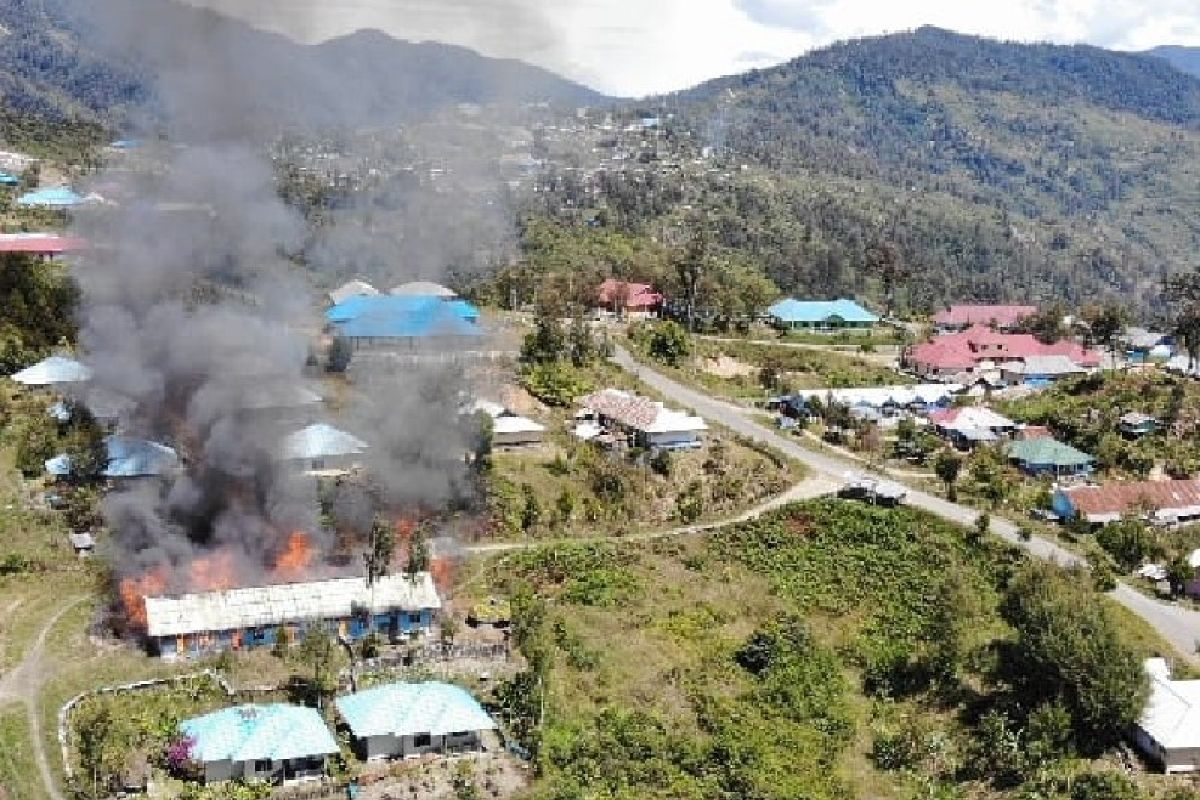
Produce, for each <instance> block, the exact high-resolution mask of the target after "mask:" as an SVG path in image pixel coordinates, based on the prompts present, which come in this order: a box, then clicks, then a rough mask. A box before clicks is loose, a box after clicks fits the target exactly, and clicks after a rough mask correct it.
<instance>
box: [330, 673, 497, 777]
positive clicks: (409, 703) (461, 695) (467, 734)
mask: <svg viewBox="0 0 1200 800" xmlns="http://www.w3.org/2000/svg"><path fill="white" fill-rule="evenodd" d="M334 703H335V705H336V706H337V709H338V712H339V713H340V714H341V715H342V718H343V719H345V720H346V724H347V725H349V726H350V732H351V733H352V734H353V735H354V739H355V745H356V747H357V748H358V750H359V755H361V756H362V757H363V758H366V759H378V758H391V757H396V756H410V755H420V754H423V753H430V752H459V751H463V750H474V749H478V748H479V746H480V744H481V734H482V732H483V731H490V730H494V729H495V728H496V723H495V722H493V721H492V718H491V717H490V716H488V714H487V712H486V711H484V710H483V707H482V706H480V705H479V702H478V701H477V700H476V699H475V698H474V697H472V696H471V695H470V693H468V692H467V691H466V690H465V689H462V688H460V687H458V686H453V685H451V684H448V683H437V682H428V683H393V684H389V685H387V686H380V687H377V688H375V689H367V690H365V691H362V692H357V693H356V694H351V695H346V696H344V697H339V698H337V700H335V701H334Z"/></svg>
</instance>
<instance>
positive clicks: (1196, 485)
mask: <svg viewBox="0 0 1200 800" xmlns="http://www.w3.org/2000/svg"><path fill="white" fill-rule="evenodd" d="M1053 506H1054V511H1055V513H1057V514H1058V515H1059V516H1060V517H1062V518H1063V519H1074V518H1076V517H1079V518H1081V519H1084V520H1087V521H1088V522H1090V523H1091V524H1093V525H1105V524H1108V523H1110V522H1116V521H1117V520H1119V519H1121V518H1122V517H1124V516H1127V515H1129V514H1131V513H1140V514H1146V515H1148V516H1149V518H1150V519H1151V520H1153V521H1156V522H1160V523H1165V524H1175V523H1180V522H1187V521H1189V520H1194V519H1196V518H1200V480H1179V481H1121V482H1115V483H1106V484H1104V485H1103V486H1080V487H1077V488H1073V489H1059V490H1058V491H1056V492H1055V493H1054V499H1053Z"/></svg>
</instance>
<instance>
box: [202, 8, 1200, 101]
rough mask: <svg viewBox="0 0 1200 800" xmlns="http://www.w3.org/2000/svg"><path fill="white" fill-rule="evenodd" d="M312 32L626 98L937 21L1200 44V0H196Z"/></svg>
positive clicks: (1120, 40) (1116, 43) (1068, 36)
mask: <svg viewBox="0 0 1200 800" xmlns="http://www.w3.org/2000/svg"><path fill="white" fill-rule="evenodd" d="M188 2H191V3H193V4H194V5H201V6H208V7H211V8H215V9H217V10H220V11H223V12H225V13H228V14H232V15H234V16H237V17H241V18H242V19H245V20H247V21H249V22H251V23H252V24H255V25H257V26H259V27H262V28H267V29H270V30H274V31H277V32H280V33H284V34H287V35H288V36H291V37H293V38H295V39H299V40H302V41H308V42H315V41H321V40H323V39H327V38H330V37H332V36H338V35H341V34H345V33H349V32H351V31H354V30H357V29H359V28H379V29H381V30H384V31H386V32H388V33H390V34H392V35H393V36H396V37H397V38H403V39H412V40H436V41H443V42H450V43H453V44H460V45H464V46H467V47H471V48H474V49H476V50H478V51H480V52H482V53H484V54H486V55H490V56H502V57H514V58H521V59H524V60H526V61H529V62H531V63H535V64H538V65H540V66H544V67H548V68H550V69H553V70H554V71H556V72H559V73H561V74H563V75H566V76H567V77H570V78H574V79H576V80H578V81H581V82H583V83H586V84H588V85H590V86H593V87H595V88H597V89H600V90H602V91H605V92H608V93H611V94H615V95H625V96H633V95H644V94H650V93H655V92H665V91H670V90H672V89H680V88H684V87H686V86H690V85H692V84H695V83H698V82H700V81H702V80H705V79H707V78H712V77H716V76H719V75H725V74H729V73H733V72H740V71H743V70H746V69H749V68H751V67H761V66H768V65H770V64H774V63H778V62H780V61H785V60H787V59H789V58H793V57H795V56H797V55H799V54H801V53H803V52H805V51H806V50H809V49H811V48H813V47H818V46H821V45H824V44H828V43H830V42H833V41H837V40H839V39H845V38H848V37H854V36H866V35H873V34H879V33H885V32H892V31H900V30H907V29H911V28H915V27H918V26H920V25H925V24H930V25H938V26H941V27H945V28H951V29H953V30H957V31H962V32H964V33H977V34H985V35H988V36H996V37H1001V38H1005V39H1017V40H1021V41H1054V42H1062V43H1076V42H1087V43H1091V44H1097V45H1101V46H1104V47H1110V48H1114V49H1120V50H1141V49H1146V48H1149V47H1153V46H1155V45H1159V44H1189V45H1200V2H1197V0H188Z"/></svg>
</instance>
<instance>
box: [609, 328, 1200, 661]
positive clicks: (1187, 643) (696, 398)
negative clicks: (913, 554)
mask: <svg viewBox="0 0 1200 800" xmlns="http://www.w3.org/2000/svg"><path fill="white" fill-rule="evenodd" d="M613 362H614V363H616V364H617V365H618V366H620V367H621V368H622V369H624V370H626V371H627V372H629V373H631V374H633V375H634V376H636V377H637V378H638V379H639V380H641V381H642V382H643V383H645V384H646V385H647V386H649V387H651V388H652V389H654V390H655V391H657V392H659V393H660V394H663V395H665V396H667V397H669V398H671V399H672V400H674V401H675V402H677V403H679V404H681V405H684V406H687V407H689V408H691V409H693V410H694V411H695V412H696V413H697V414H699V415H700V416H702V417H707V418H708V419H710V420H713V421H714V422H718V423H720V424H721V425H724V426H725V427H727V428H729V429H730V430H732V431H735V432H737V433H740V434H742V435H743V436H746V437H749V438H750V439H753V440H755V441H757V442H760V443H761V444H765V445H768V446H770V447H773V448H775V449H776V450H778V451H779V452H781V453H783V454H785V455H787V456H790V457H792V458H794V459H796V460H797V461H800V462H801V463H803V464H806V465H807V466H808V467H809V468H811V469H812V470H813V471H815V472H817V473H821V474H824V475H825V476H827V477H830V478H833V479H835V480H840V479H841V476H842V475H844V474H845V473H846V472H847V471H851V470H853V471H856V472H863V471H865V470H864V469H863V467H862V465H861V464H855V463H853V462H850V461H846V460H843V459H841V458H838V457H837V456H832V455H829V454H827V453H822V452H818V451H816V450H810V449H808V448H806V447H803V446H801V445H800V444H799V443H797V442H796V441H794V440H792V439H788V438H785V437H783V436H780V435H779V434H778V433H776V432H775V431H773V430H771V429H770V428H767V427H765V426H763V425H760V424H758V423H757V422H755V421H753V420H751V419H747V418H746V417H745V416H744V415H743V414H742V413H739V412H738V410H737V409H736V408H734V407H733V406H730V405H728V404H727V403H724V402H722V401H720V400H714V399H713V398H711V397H708V396H707V395H704V394H702V393H700V392H697V391H695V390H694V389H690V388H688V387H687V386H684V385H682V384H680V383H677V382H676V381H673V380H671V379H670V378H668V377H666V376H665V375H663V374H661V373H659V372H656V371H655V370H653V369H650V368H649V367H646V366H643V365H642V364H639V363H637V362H636V361H635V360H634V359H633V357H632V356H631V355H629V352H628V351H626V350H625V349H624V348H622V347H617V348H616V351H615V353H614V355H613ZM888 480H891V481H893V482H899V483H903V481H897V480H896V478H894V477H892V476H888ZM907 502H908V504H909V505H911V506H914V507H916V508H920V509H923V510H925V511H928V512H930V513H931V514H934V515H936V516H938V517H941V518H942V519H945V520H948V521H950V522H953V523H956V524H959V525H962V526H965V527H970V526H971V525H974V524H975V520H976V519H977V518H978V517H979V512H978V511H976V510H975V509H973V508H968V507H966V506H962V505H958V504H957V503H951V502H949V501H947V500H944V499H942V498H940V497H937V496H936V495H932V494H929V493H928V492H923V491H920V490H917V489H912V488H909V489H908V497H907ZM991 531H992V532H993V533H995V534H996V535H997V536H999V537H1000V538H1002V539H1004V540H1005V541H1008V542H1010V543H1012V544H1015V545H1017V546H1018V547H1021V548H1023V549H1025V550H1026V551H1027V552H1029V553H1030V554H1031V555H1034V556H1037V557H1038V558H1043V559H1046V560H1049V561H1054V562H1057V563H1059V564H1062V565H1064V566H1075V565H1086V562H1085V561H1084V560H1083V559H1082V558H1080V557H1079V556H1077V555H1075V554H1074V553H1072V552H1070V551H1069V550H1066V549H1065V548H1063V547H1060V546H1059V545H1057V544H1055V543H1054V542H1051V541H1049V540H1048V539H1043V538H1041V537H1038V536H1035V537H1033V538H1032V539H1030V540H1029V541H1022V539H1021V538H1020V536H1018V535H1017V526H1016V525H1014V524H1013V523H1011V522H1009V521H1008V520H1006V519H1002V518H998V517H994V516H993V517H991ZM1109 596H1110V597H1112V598H1113V599H1114V600H1116V601H1117V602H1118V603H1120V604H1121V605H1123V606H1125V608H1127V609H1129V610H1130V611H1132V612H1133V613H1134V614H1136V615H1138V616H1139V617H1141V618H1142V619H1143V620H1145V621H1146V623H1147V624H1148V625H1150V626H1151V627H1152V628H1154V630H1155V631H1157V632H1158V634H1159V635H1160V636H1161V637H1162V638H1163V639H1165V640H1166V641H1168V642H1170V643H1171V644H1172V645H1173V646H1174V647H1175V649H1176V650H1177V651H1179V654H1180V655H1181V656H1183V657H1184V658H1186V659H1187V660H1189V661H1191V662H1193V663H1196V662H1197V653H1196V650H1197V644H1198V643H1200V612H1197V611H1192V610H1191V609H1187V608H1182V607H1180V606H1177V605H1172V604H1169V603H1162V602H1159V601H1158V600H1154V599H1151V598H1149V597H1146V596H1145V595H1143V594H1141V593H1139V592H1137V591H1135V590H1134V589H1131V588H1130V587H1128V586H1126V585H1124V584H1121V585H1119V586H1118V587H1117V588H1116V589H1115V590H1114V591H1113V592H1111V593H1110V595H1109Z"/></svg>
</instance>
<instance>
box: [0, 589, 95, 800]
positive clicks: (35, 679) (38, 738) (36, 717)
mask: <svg viewBox="0 0 1200 800" xmlns="http://www.w3.org/2000/svg"><path fill="white" fill-rule="evenodd" d="M86 599H87V598H86V597H74V598H71V599H69V600H68V601H67V603H66V605H64V606H61V607H60V608H59V609H58V611H57V612H55V614H54V616H53V617H51V618H50V619H49V620H48V621H47V622H46V624H45V625H43V626H42V629H41V631H39V632H38V636H37V640H36V641H35V642H34V643H33V646H32V647H30V648H29V652H28V653H26V654H25V658H24V660H22V661H21V663H19V664H17V665H16V667H14V668H13V669H12V670H11V671H10V672H8V673H7V674H6V675H4V677H2V678H0V705H3V704H4V703H6V702H11V701H21V702H23V703H24V704H25V714H26V716H27V717H28V720H29V736H30V738H31V739H33V755H34V758H35V759H36V760H37V765H38V771H39V772H40V773H41V775H42V784H43V785H44V786H45V788H46V797H47V798H49V800H65V798H64V797H63V795H62V793H61V792H59V790H58V786H57V785H56V784H55V782H54V775H53V774H52V773H51V772H50V761H49V759H47V758H46V744H45V741H44V740H43V738H42V715H41V703H40V700H41V694H42V686H43V685H44V684H45V682H46V678H47V677H49V676H48V671H49V669H48V667H47V666H46V664H45V659H44V658H43V656H44V654H45V650H46V638H47V637H48V636H49V635H50V631H51V630H53V629H54V626H55V625H56V624H58V621H59V620H60V619H62V618H63V615H65V614H66V613H67V612H68V611H70V610H71V609H73V608H74V607H75V606H77V605H79V604H80V603H82V602H83V601H84V600H86Z"/></svg>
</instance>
